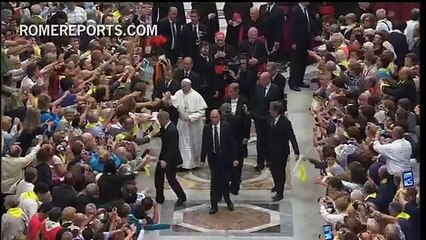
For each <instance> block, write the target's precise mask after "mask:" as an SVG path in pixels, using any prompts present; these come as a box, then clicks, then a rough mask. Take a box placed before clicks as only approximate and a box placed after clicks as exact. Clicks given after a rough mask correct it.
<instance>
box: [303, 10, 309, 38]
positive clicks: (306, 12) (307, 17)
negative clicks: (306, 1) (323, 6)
mask: <svg viewBox="0 0 426 240" xmlns="http://www.w3.org/2000/svg"><path fill="white" fill-rule="evenodd" d="M304 12H305V17H306V21H307V22H308V32H309V33H310V32H311V23H310V21H309V14H308V9H307V8H305V10H304Z"/></svg>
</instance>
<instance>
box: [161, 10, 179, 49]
mask: <svg viewBox="0 0 426 240" xmlns="http://www.w3.org/2000/svg"><path fill="white" fill-rule="evenodd" d="M175 24H176V37H175V49H174V51H175V52H177V53H178V54H179V56H182V55H183V53H182V49H181V47H182V46H181V43H180V40H181V34H182V23H181V22H180V21H179V20H177V21H176V23H175ZM157 25H158V34H159V35H163V36H164V37H166V38H167V43H166V46H165V47H164V48H165V49H167V50H168V51H169V50H171V47H172V29H171V24H170V21H169V18H167V17H165V18H162V19H160V21H158V23H157Z"/></svg>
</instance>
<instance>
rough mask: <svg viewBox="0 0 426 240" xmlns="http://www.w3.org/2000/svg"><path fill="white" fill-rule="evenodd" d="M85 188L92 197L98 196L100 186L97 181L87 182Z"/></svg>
mask: <svg viewBox="0 0 426 240" xmlns="http://www.w3.org/2000/svg"><path fill="white" fill-rule="evenodd" d="M84 190H85V191H86V194H87V195H88V196H91V197H94V196H97V195H98V194H99V187H98V185H96V184H95V183H89V184H87V186H86V188H85V189H84Z"/></svg>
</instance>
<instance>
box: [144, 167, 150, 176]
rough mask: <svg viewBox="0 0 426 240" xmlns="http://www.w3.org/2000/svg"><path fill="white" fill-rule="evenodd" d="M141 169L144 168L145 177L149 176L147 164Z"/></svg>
mask: <svg viewBox="0 0 426 240" xmlns="http://www.w3.org/2000/svg"><path fill="white" fill-rule="evenodd" d="M143 169H145V175H146V176H147V177H149V176H151V173H150V172H149V165H146V166H145V167H144V168H143Z"/></svg>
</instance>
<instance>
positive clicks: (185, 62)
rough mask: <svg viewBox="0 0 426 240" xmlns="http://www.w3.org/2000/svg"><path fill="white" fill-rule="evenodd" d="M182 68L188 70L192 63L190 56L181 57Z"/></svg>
mask: <svg viewBox="0 0 426 240" xmlns="http://www.w3.org/2000/svg"><path fill="white" fill-rule="evenodd" d="M182 63H183V70H185V71H190V70H191V69H192V67H193V65H194V61H193V60H192V58H191V57H186V58H184V59H183V62H182Z"/></svg>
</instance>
